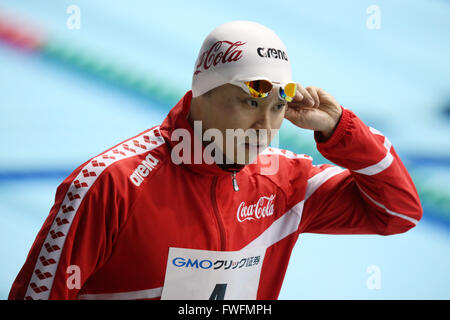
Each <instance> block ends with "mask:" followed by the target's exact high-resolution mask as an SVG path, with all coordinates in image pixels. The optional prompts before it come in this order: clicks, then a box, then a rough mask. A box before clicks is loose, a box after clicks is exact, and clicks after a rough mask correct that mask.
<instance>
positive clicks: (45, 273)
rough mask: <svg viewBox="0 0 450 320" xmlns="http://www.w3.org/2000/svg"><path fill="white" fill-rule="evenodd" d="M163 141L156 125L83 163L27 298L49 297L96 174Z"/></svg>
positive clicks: (34, 276) (33, 276)
mask: <svg viewBox="0 0 450 320" xmlns="http://www.w3.org/2000/svg"><path fill="white" fill-rule="evenodd" d="M163 143H164V139H163V138H162V136H161V134H160V132H159V127H156V128H154V129H150V130H149V131H148V132H145V133H143V134H141V135H140V136H138V137H134V138H131V139H130V140H128V141H125V142H123V143H121V144H120V145H117V146H115V147H113V148H111V149H110V150H108V151H106V152H104V153H102V154H100V155H98V156H96V157H95V158H93V159H91V160H90V161H89V162H88V163H87V164H86V165H84V166H83V170H81V171H80V172H79V174H78V175H77V176H76V178H75V179H74V180H73V182H72V183H71V185H70V187H69V190H68V191H67V195H66V197H65V199H64V201H63V203H62V204H61V207H60V209H59V211H58V214H57V215H56V218H55V219H54V222H53V224H52V226H51V228H50V231H49V233H48V235H47V238H46V239H45V242H44V245H43V246H42V249H41V251H40V253H39V259H38V260H37V263H36V266H35V269H34V272H33V274H32V277H31V279H30V284H29V287H28V290H27V292H26V295H25V299H26V300H36V299H48V298H49V295H50V288H52V284H53V280H54V275H55V272H56V269H57V266H58V263H59V258H60V256H61V250H62V248H64V242H65V240H66V235H67V234H68V232H69V230H70V227H71V225H72V221H73V219H74V216H75V214H76V212H77V211H78V208H79V206H80V204H81V201H82V200H83V198H84V196H85V194H86V192H87V191H88V190H89V189H90V187H91V186H92V185H93V184H94V183H95V181H96V180H97V178H98V176H100V174H101V173H102V172H103V171H104V170H105V169H106V168H107V167H109V166H110V165H111V164H113V163H115V162H117V161H119V160H122V159H126V158H129V157H132V156H136V155H140V154H142V153H146V152H148V151H151V150H152V149H154V148H156V147H158V146H160V145H161V144H163Z"/></svg>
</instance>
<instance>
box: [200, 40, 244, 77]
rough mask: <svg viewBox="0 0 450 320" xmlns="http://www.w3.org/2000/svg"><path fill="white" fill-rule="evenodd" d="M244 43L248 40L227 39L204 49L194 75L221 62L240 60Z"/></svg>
mask: <svg viewBox="0 0 450 320" xmlns="http://www.w3.org/2000/svg"><path fill="white" fill-rule="evenodd" d="M244 44H246V42H242V41H236V42H231V41H226V40H222V41H217V42H216V43H214V44H213V45H212V46H211V47H210V48H209V49H208V50H206V51H204V52H203V53H202V54H201V55H200V57H199V59H198V63H197V65H196V67H195V72H194V75H197V74H199V73H201V72H202V71H205V70H208V69H209V68H211V67H212V66H216V65H218V64H219V63H224V64H225V63H230V62H233V61H238V60H239V59H241V58H242V50H240V47H241V46H243V45H244ZM202 69H203V70H202Z"/></svg>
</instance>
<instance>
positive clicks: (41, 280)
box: [9, 162, 126, 300]
mask: <svg viewBox="0 0 450 320" xmlns="http://www.w3.org/2000/svg"><path fill="white" fill-rule="evenodd" d="M96 164H97V165H96V166H92V162H91V163H90V164H88V163H85V164H84V165H82V166H80V167H79V168H77V169H76V170H75V171H74V172H72V174H71V175H70V176H69V177H68V178H67V179H66V180H64V182H63V183H61V185H60V186H59V187H58V189H57V191H56V196H55V203H54V205H53V207H52V208H51V210H50V214H49V215H48V217H47V219H46V220H45V222H44V225H43V226H42V228H41V230H40V231H39V233H38V235H37V237H36V239H35V241H34V243H33V245H32V248H31V250H30V251H29V253H28V256H27V259H26V261H25V264H24V265H23V267H22V269H21V270H20V272H19V274H18V275H17V277H16V279H15V281H14V283H13V285H12V288H11V291H10V293H9V299H27V300H31V299H43V300H46V299H76V298H77V295H78V292H79V291H80V289H81V288H83V285H84V283H85V282H86V280H87V279H88V278H89V276H90V275H91V274H93V273H94V272H95V271H96V270H97V269H99V268H100V267H101V266H102V264H103V263H104V261H105V260H106V259H107V258H108V256H109V255H110V252H111V249H112V245H113V243H114V239H115V237H116V235H117V233H118V231H119V226H120V225H121V223H122V221H123V220H124V219H125V217H124V214H123V212H126V210H125V207H126V205H125V204H124V203H123V201H121V200H120V199H121V198H120V197H119V196H118V195H119V193H120V191H121V190H117V187H116V186H115V183H114V182H113V179H112V175H111V173H110V172H108V171H107V170H103V171H102V168H101V164H100V165H99V162H97V163H96ZM122 191H123V190H122Z"/></svg>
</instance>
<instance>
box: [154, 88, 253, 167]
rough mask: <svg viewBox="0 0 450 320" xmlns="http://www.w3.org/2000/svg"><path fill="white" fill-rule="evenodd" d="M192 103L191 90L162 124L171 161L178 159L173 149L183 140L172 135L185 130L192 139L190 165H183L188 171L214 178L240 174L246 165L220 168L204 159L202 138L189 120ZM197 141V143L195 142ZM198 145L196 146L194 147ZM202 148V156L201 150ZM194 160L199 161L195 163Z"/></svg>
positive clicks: (162, 132) (162, 131)
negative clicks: (179, 130)
mask: <svg viewBox="0 0 450 320" xmlns="http://www.w3.org/2000/svg"><path fill="white" fill-rule="evenodd" d="M191 101H192V91H191V90H189V91H188V92H186V94H185V95H184V96H183V98H181V100H180V101H179V102H178V103H177V104H176V105H175V106H174V107H173V108H172V110H170V112H169V114H168V115H167V117H166V118H165V119H164V121H163V123H162V124H161V127H160V130H161V134H162V136H163V137H164V140H165V141H166V143H167V145H168V146H169V149H170V152H171V160H170V161H172V157H176V155H177V154H179V150H178V152H173V153H172V150H173V148H174V147H175V146H176V145H177V144H179V143H182V139H180V141H177V140H172V133H173V131H174V130H175V129H185V130H187V131H188V132H189V135H190V137H191V160H190V162H189V163H183V162H182V163H181V165H183V166H185V167H186V168H187V169H189V170H191V171H194V172H196V173H199V174H206V175H213V176H221V175H229V174H230V173H231V172H233V171H236V172H239V171H240V170H242V169H243V168H244V167H245V165H221V166H219V165H218V164H216V163H215V162H213V163H211V164H209V163H206V162H205V161H204V160H205V159H203V156H201V155H203V150H204V148H205V146H204V145H203V143H202V139H201V137H198V136H196V135H195V134H194V129H193V128H192V126H191V124H190V122H189V120H188V118H187V117H188V114H189V110H190V108H191ZM195 140H196V141H195ZM194 144H196V145H194ZM199 146H201V155H200V154H199V153H200V148H199ZM196 152H197V159H195V158H194V157H195V153H196ZM194 160H197V161H196V162H194Z"/></svg>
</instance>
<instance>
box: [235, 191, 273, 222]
mask: <svg viewBox="0 0 450 320" xmlns="http://www.w3.org/2000/svg"><path fill="white" fill-rule="evenodd" d="M274 199H275V195H274V194H272V195H270V196H269V197H265V196H262V197H261V198H259V200H258V201H257V202H256V203H254V204H249V205H246V204H245V202H244V201H242V202H241V204H240V205H239V207H238V209H237V212H236V217H237V220H238V221H239V222H244V221H245V220H259V219H262V218H264V217H268V216H271V215H273V205H274Z"/></svg>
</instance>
